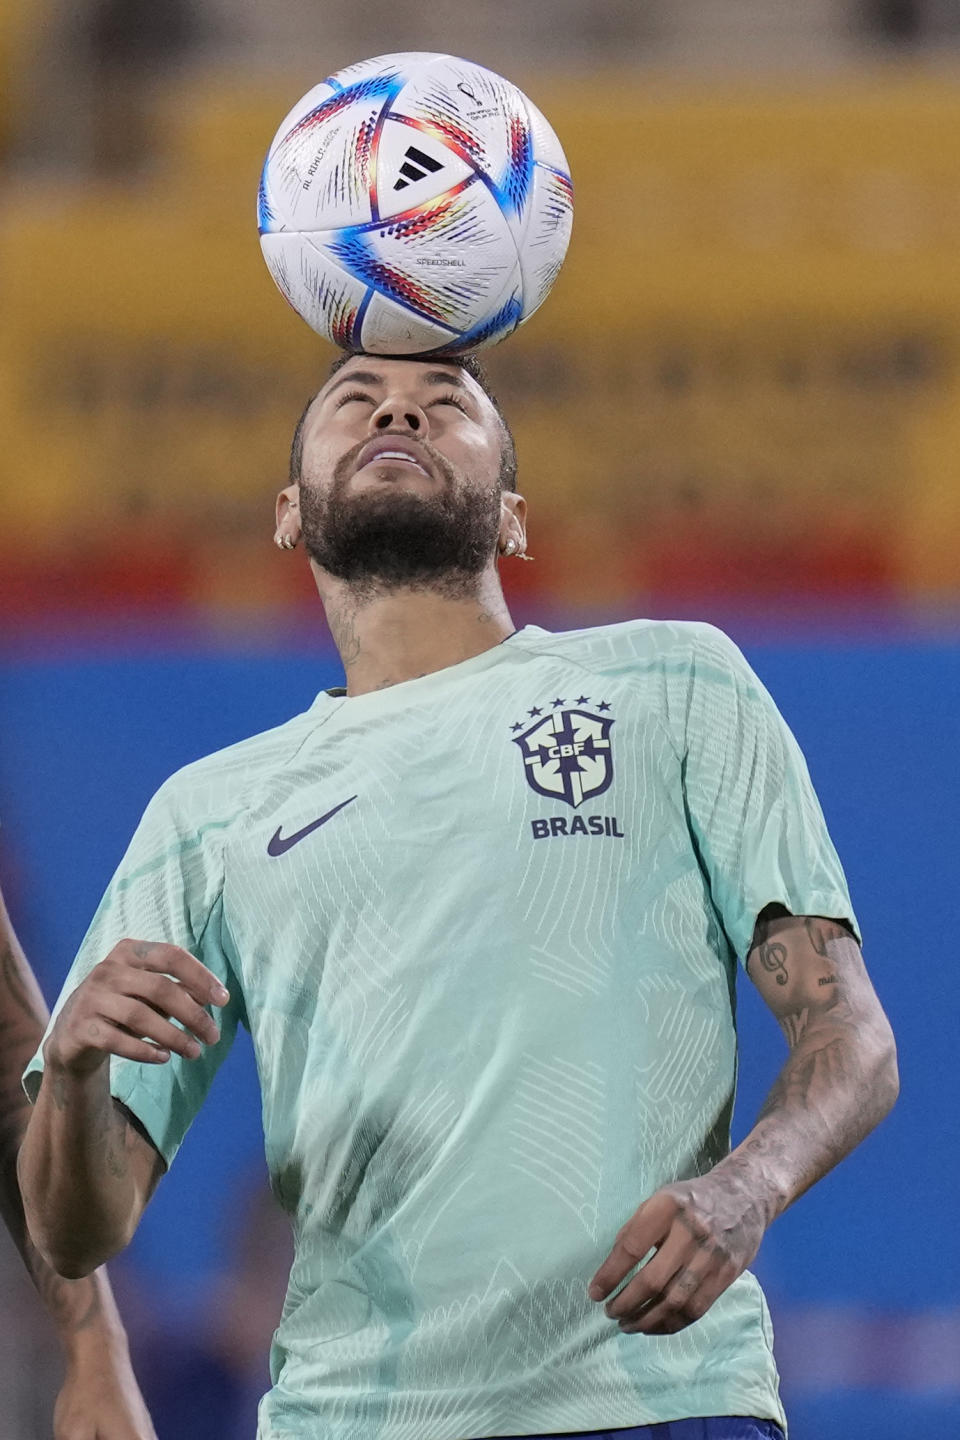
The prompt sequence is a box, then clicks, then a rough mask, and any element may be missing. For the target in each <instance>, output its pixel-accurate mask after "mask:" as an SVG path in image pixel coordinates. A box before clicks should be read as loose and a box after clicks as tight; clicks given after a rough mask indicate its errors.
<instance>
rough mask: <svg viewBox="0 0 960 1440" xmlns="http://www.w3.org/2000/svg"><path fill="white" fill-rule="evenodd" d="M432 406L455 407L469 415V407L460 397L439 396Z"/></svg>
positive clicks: (432, 401) (431, 402)
mask: <svg viewBox="0 0 960 1440" xmlns="http://www.w3.org/2000/svg"><path fill="white" fill-rule="evenodd" d="M430 405H455V406H456V407H457V409H458V410H460V411H461V412H462V413H463V414H464V415H466V413H467V407H466V405H464V403H463V401H462V400H461V399H460V396H459V395H438V396H437V398H436V400H431V401H430ZM428 408H429V406H428Z"/></svg>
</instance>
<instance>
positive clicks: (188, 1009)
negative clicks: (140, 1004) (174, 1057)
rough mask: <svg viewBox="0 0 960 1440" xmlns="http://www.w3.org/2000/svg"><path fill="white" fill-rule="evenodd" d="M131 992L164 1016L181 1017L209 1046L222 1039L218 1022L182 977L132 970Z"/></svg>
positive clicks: (190, 1029)
mask: <svg viewBox="0 0 960 1440" xmlns="http://www.w3.org/2000/svg"><path fill="white" fill-rule="evenodd" d="M127 993H128V994H135V995H137V996H138V997H139V998H140V999H141V1000H143V1001H144V1002H145V1003H146V1004H147V1005H149V1006H151V1007H152V1009H154V1010H156V1011H157V1013H158V1014H159V1015H162V1016H164V1018H167V1017H170V1018H171V1019H174V1020H179V1021H180V1023H181V1025H185V1026H186V1028H187V1029H188V1030H189V1031H191V1032H192V1033H193V1034H194V1035H196V1037H197V1039H198V1040H202V1041H203V1043H204V1044H205V1045H215V1044H216V1043H217V1041H218V1040H219V1039H220V1031H219V1029H218V1028H217V1023H216V1021H215V1020H213V1019H212V1018H211V1017H210V1016H209V1015H208V1014H207V1012H206V1010H204V1009H202V1008H201V1006H199V1005H198V1004H197V1002H196V1000H194V999H193V998H192V997H191V995H190V994H189V992H188V991H187V988H186V986H185V985H182V984H181V983H180V981H179V980H171V979H170V977H169V976H168V975H156V974H153V973H151V972H149V971H146V970H131V971H130V984H129V986H128V989H127Z"/></svg>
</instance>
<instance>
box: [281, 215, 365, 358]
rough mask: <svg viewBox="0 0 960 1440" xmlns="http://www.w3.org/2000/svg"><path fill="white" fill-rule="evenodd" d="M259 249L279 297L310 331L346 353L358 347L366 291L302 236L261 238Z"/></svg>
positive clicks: (291, 234) (352, 277)
mask: <svg viewBox="0 0 960 1440" xmlns="http://www.w3.org/2000/svg"><path fill="white" fill-rule="evenodd" d="M260 247H261V249H262V251H263V258H264V260H265V261H266V262H267V269H268V270H269V271H270V274H271V275H272V276H273V279H274V281H275V282H276V284H277V287H278V289H279V290H280V293H281V294H282V295H283V296H284V298H285V299H286V300H287V301H288V302H289V303H290V304H291V305H292V306H293V308H294V310H296V312H297V314H298V315H300V316H302V317H303V319H304V320H306V322H307V324H308V325H309V326H310V328H311V329H312V330H316V331H317V333H318V334H320V335H326V336H327V337H328V338H329V339H331V340H332V341H333V343H334V344H335V345H340V346H341V347H342V348H343V349H352V348H353V347H355V346H357V345H358V344H359V337H358V336H357V334H356V333H355V332H356V322H357V316H358V315H359V313H360V309H361V306H362V305H363V302H364V300H365V299H366V296H367V287H366V286H365V285H364V284H362V283H361V282H360V281H359V280H357V279H355V278H354V276H352V275H350V274H348V273H347V272H346V271H345V270H342V269H340V268H339V266H337V265H336V264H335V263H334V261H333V260H332V258H331V256H330V255H328V254H325V253H324V252H322V251H320V250H317V249H316V247H315V246H313V245H311V244H310V243H309V241H308V240H307V239H306V237H304V236H302V235H297V234H296V233H293V232H290V231H286V232H281V233H279V234H276V235H261V236H260Z"/></svg>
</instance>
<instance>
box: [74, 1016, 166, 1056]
mask: <svg viewBox="0 0 960 1440" xmlns="http://www.w3.org/2000/svg"><path fill="white" fill-rule="evenodd" d="M88 1031H89V1034H88V1037H87V1042H86V1043H87V1044H88V1045H89V1046H90V1048H91V1049H93V1050H102V1051H103V1052H104V1053H105V1054H107V1055H119V1056H120V1058H121V1059H122V1060H136V1061H138V1062H139V1063H140V1064H147V1065H163V1064H165V1063H166V1061H167V1060H169V1059H170V1051H169V1050H167V1049H166V1048H165V1047H164V1046H162V1045H153V1044H151V1043H150V1041H149V1040H141V1039H140V1038H139V1037H138V1036H136V1035H128V1034H127V1033H126V1031H124V1030H122V1029H121V1028H120V1027H119V1026H117V1025H113V1024H112V1023H111V1022H110V1021H109V1020H107V1019H105V1018H103V1017H102V1016H101V1017H100V1018H99V1019H97V1020H92V1021H91V1022H90V1024H89V1026H88Z"/></svg>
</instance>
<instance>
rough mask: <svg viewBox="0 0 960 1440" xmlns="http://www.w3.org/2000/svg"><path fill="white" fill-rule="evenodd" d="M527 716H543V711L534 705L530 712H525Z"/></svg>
mask: <svg viewBox="0 0 960 1440" xmlns="http://www.w3.org/2000/svg"><path fill="white" fill-rule="evenodd" d="M527 714H528V715H542V714H543V711H542V710H541V709H540V708H539V706H537V705H534V707H533V709H532V710H528V711H527Z"/></svg>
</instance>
